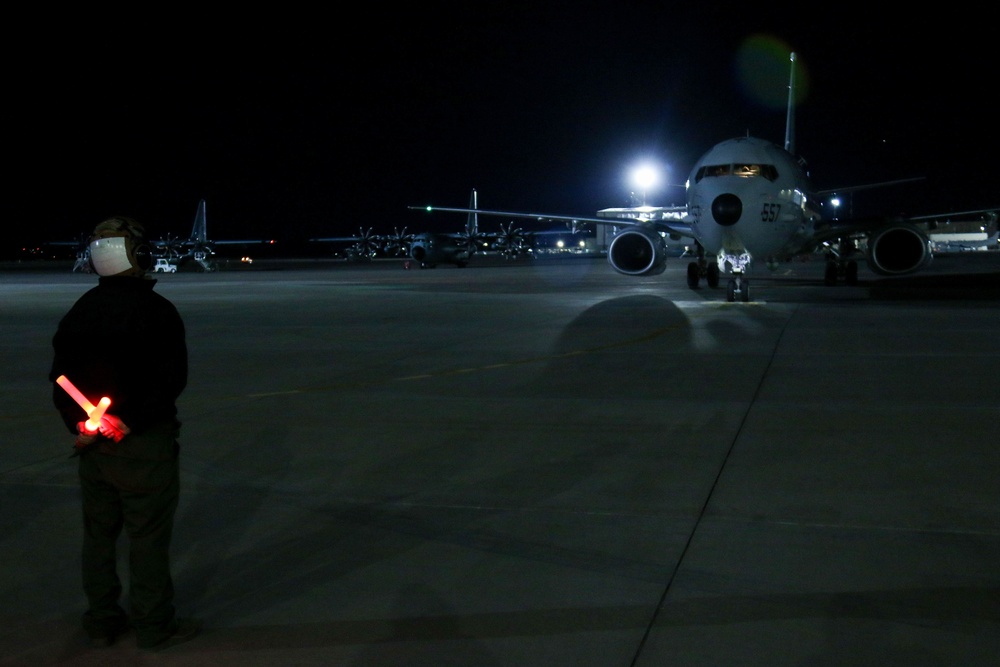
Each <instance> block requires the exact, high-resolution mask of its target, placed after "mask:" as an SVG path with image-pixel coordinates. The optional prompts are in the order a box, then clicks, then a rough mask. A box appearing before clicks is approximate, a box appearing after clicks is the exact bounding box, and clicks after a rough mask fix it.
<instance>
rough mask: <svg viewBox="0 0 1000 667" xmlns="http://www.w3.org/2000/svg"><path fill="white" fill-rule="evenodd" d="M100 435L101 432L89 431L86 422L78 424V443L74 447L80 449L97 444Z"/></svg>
mask: <svg viewBox="0 0 1000 667" xmlns="http://www.w3.org/2000/svg"><path fill="white" fill-rule="evenodd" d="M99 433H100V431H89V430H87V422H86V421H82V422H77V425H76V442H75V443H74V445H75V446H76V447H80V448H83V447H87V446H89V445H92V444H94V443H95V442H97V436H98V434H99Z"/></svg>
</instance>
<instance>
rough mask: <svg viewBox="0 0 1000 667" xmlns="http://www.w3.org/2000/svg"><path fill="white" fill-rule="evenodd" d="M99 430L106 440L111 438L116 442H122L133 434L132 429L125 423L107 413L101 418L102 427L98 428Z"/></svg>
mask: <svg viewBox="0 0 1000 667" xmlns="http://www.w3.org/2000/svg"><path fill="white" fill-rule="evenodd" d="M98 430H99V431H100V433H101V435H103V436H104V437H105V438H109V439H111V440H114V441H115V442H121V441H122V438H124V437H125V436H126V435H128V434H129V433H131V432H132V429H130V428H129V427H128V426H126V425H125V422H123V421H122V420H121V419H119V418H118V417H115V416H114V415H109V414H108V413H106V412H105V413H104V415H103V416H102V417H101V425H100V426H99V427H98Z"/></svg>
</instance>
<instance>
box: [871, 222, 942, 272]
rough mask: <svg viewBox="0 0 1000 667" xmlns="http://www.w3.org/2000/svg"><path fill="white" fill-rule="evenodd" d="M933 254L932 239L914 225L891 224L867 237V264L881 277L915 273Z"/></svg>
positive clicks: (927, 262) (929, 261) (928, 261)
mask: <svg viewBox="0 0 1000 667" xmlns="http://www.w3.org/2000/svg"><path fill="white" fill-rule="evenodd" d="M933 256H934V255H933V253H932V252H931V242H930V239H928V238H927V235H926V234H924V233H923V232H922V231H920V230H919V229H917V228H916V227H914V226H913V225H907V224H897V225H892V226H890V227H886V228H884V229H881V230H879V231H878V232H877V233H875V234H873V235H872V236H871V237H870V238H869V239H868V267H869V268H870V269H871V270H872V271H874V272H875V273H877V274H879V275H880V276H898V275H902V274H905V273H912V272H913V271H916V270H917V269H922V268H924V267H926V266H927V265H928V264H930V263H931V258H933Z"/></svg>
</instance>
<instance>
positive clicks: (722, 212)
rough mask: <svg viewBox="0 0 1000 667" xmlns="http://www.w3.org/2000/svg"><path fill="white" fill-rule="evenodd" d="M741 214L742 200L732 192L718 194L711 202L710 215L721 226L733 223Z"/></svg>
mask: <svg viewBox="0 0 1000 667" xmlns="http://www.w3.org/2000/svg"><path fill="white" fill-rule="evenodd" d="M741 215H743V202H741V201H740V198H739V197H737V196H736V195H734V194H728V193H727V194H724V195H719V196H718V197H716V198H715V201H713V202H712V217H713V218H714V219H715V221H716V222H717V223H718V224H720V225H722V226H723V227H731V226H732V225H735V224H736V223H737V222H738V221H739V219H740V216H741Z"/></svg>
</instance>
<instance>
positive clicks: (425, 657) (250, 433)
mask: <svg viewBox="0 0 1000 667" xmlns="http://www.w3.org/2000/svg"><path fill="white" fill-rule="evenodd" d="M973 255H975V256H973ZM685 264H686V261H685V260H676V259H674V260H670V261H669V266H668V269H667V272H666V273H665V274H663V275H660V276H655V277H648V278H633V277H627V276H621V275H618V274H616V273H615V272H614V271H613V270H612V269H611V268H610V267H609V266H608V264H607V262H606V261H604V260H602V259H569V260H554V261H535V262H519V263H515V264H506V265H493V264H484V265H479V266H477V265H476V264H475V263H474V264H473V265H472V266H470V267H468V268H465V269H457V268H455V267H439V268H437V269H433V270H410V271H404V270H402V269H401V268H400V265H399V264H398V263H392V262H386V263H374V264H372V265H368V266H357V265H349V264H345V263H323V262H317V263H313V264H309V265H305V266H303V265H296V266H294V267H291V266H290V265H283V266H282V267H279V266H271V267H267V266H262V267H258V268H259V270H253V271H239V272H237V271H231V272H225V271H220V272H216V273H209V274H200V273H184V272H181V273H177V274H169V275H161V276H158V283H157V287H156V289H157V290H158V291H159V292H160V293H161V294H163V295H164V296H166V297H168V298H169V299H170V300H171V301H173V302H174V304H175V305H176V306H177V308H178V310H179V311H180V312H181V315H182V316H183V318H184V320H185V323H186V326H187V335H188V346H189V353H190V381H189V385H188V388H187V390H186V392H185V393H184V395H183V396H182V398H181V400H180V404H179V405H180V412H181V414H180V417H181V419H182V420H183V422H184V427H183V432H182V436H181V476H182V491H181V505H180V509H179V511H178V515H177V521H176V528H175V538H174V546H173V564H174V576H175V587H176V596H177V597H176V605H177V608H178V611H179V613H180V614H181V615H194V616H196V617H198V618H200V619H202V620H203V621H204V624H205V629H204V631H203V632H202V634H201V635H199V636H198V637H196V638H195V639H193V640H192V641H190V642H188V643H185V644H181V645H179V646H176V647H173V648H171V649H169V650H167V651H165V652H162V653H155V654H151V653H147V652H142V651H140V650H138V649H137V648H136V645H135V637H134V635H133V634H128V635H126V636H124V637H123V638H122V639H121V640H119V642H118V643H117V644H115V645H114V646H112V647H110V648H107V649H92V648H89V647H88V646H86V644H85V641H84V635H83V632H82V630H81V629H80V623H79V618H80V614H81V613H82V612H83V611H84V598H83V594H82V591H81V587H80V572H79V568H80V565H79V544H80V540H81V520H80V509H79V502H78V490H77V481H76V465H75V461H74V460H72V459H70V458H69V454H70V451H71V445H72V438H71V436H69V435H68V434H67V433H66V432H65V430H64V427H63V425H62V423H61V421H60V420H59V418H58V416H57V414H56V412H55V410H54V408H52V405H51V391H52V387H51V385H50V384H49V383H48V382H47V371H48V366H49V364H50V362H51V337H52V334H53V333H54V332H55V328H56V325H57V323H58V321H59V318H60V317H61V316H62V315H63V314H64V313H65V311H66V310H67V309H68V308H69V307H70V306H71V304H72V303H73V302H74V301H75V300H76V299H77V298H78V297H79V296H80V294H82V292H83V291H85V290H86V289H88V288H89V287H91V286H92V285H93V284H94V283H95V282H96V277H94V276H92V275H82V274H76V273H69V272H66V271H60V272H53V271H44V270H34V271H2V272H0V305H2V308H0V321H2V323H3V331H4V332H5V335H4V338H3V342H2V344H0V362H2V368H3V378H4V381H3V385H2V392H0V397H2V401H3V404H2V407H0V424H2V426H3V438H2V442H3V453H4V458H3V464H2V466H0V507H2V510H3V511H2V512H0V526H2V530H0V562H2V563H3V568H2V570H0V619H2V623H0V665H19V666H20V665H25V666H27V665H31V666H33V667H34V666H45V665H70V666H79V665H101V666H108V665H111V666H116V665H130V666H132V665H147V664H148V665H159V664H163V665H185V666H187V665H240V666H241V667H242V666H246V665H262V666H271V665H275V666H277V665H281V666H286V665H337V666H341V665H343V666H351V667H355V666H362V665H364V666H368V665H372V666H374V665H379V666H386V665H392V666H397V665H400V666H402V665H406V666H418V665H428V666H435V667H439V666H443V665H455V666H470V667H471V666H476V667H492V666H497V667H499V666H508V665H509V666H517V667H534V666H539V667H541V666H544V667H555V666H563V665H565V666H572V667H589V666H593V667H612V666H614V667H618V666H621V667H627V666H637V667H662V666H663V665H682V666H689V665H710V666H715V667H718V666H722V665H726V666H729V665H741V666H743V665H768V666H776V665H796V666H802V665H809V666H815V665H852V666H853V665H880V666H884V665H906V666H908V667H912V666H918V665H934V666H938V665H940V666H945V665H947V666H952V665H966V666H988V665H990V666H995V665H998V664H1000V484H998V483H997V480H998V479H1000V447H998V444H997V443H998V442H1000V419H998V418H1000V414H998V408H997V398H996V394H997V392H996V385H997V379H998V378H1000V348H998V346H997V326H998V322H1000V254H997V253H993V252H990V253H970V256H956V257H947V258H941V260H940V261H939V260H935V262H934V264H933V265H932V267H931V270H930V271H928V272H927V273H926V274H918V276H917V277H916V278H913V279H893V280H887V279H876V278H875V277H874V276H872V275H871V274H869V273H867V271H866V270H864V269H863V270H862V273H861V282H860V283H859V285H858V286H854V287H848V286H837V287H824V286H823V285H822V264H821V263H820V262H804V263H796V264H790V265H787V266H784V267H782V268H781V270H780V271H779V272H778V277H776V278H770V277H766V276H758V275H756V274H755V275H754V276H752V278H751V285H752V289H753V292H752V295H753V298H754V299H755V301H753V302H751V303H747V304H742V303H736V304H727V303H725V302H724V298H725V297H724V291H723V290H709V289H707V288H704V289H701V290H697V291H692V290H689V289H688V288H687V287H686V286H685V283H684V266H685ZM269 269H270V270H269ZM108 353H113V347H109V351H108ZM150 354H156V350H150ZM136 363H141V360H136ZM149 381H150V382H151V383H155V382H156V381H157V379H156V378H155V377H150V378H149ZM120 558H121V561H122V570H121V571H122V572H123V573H127V567H126V560H125V559H126V558H127V546H126V543H124V542H123V543H122V549H121V554H120Z"/></svg>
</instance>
